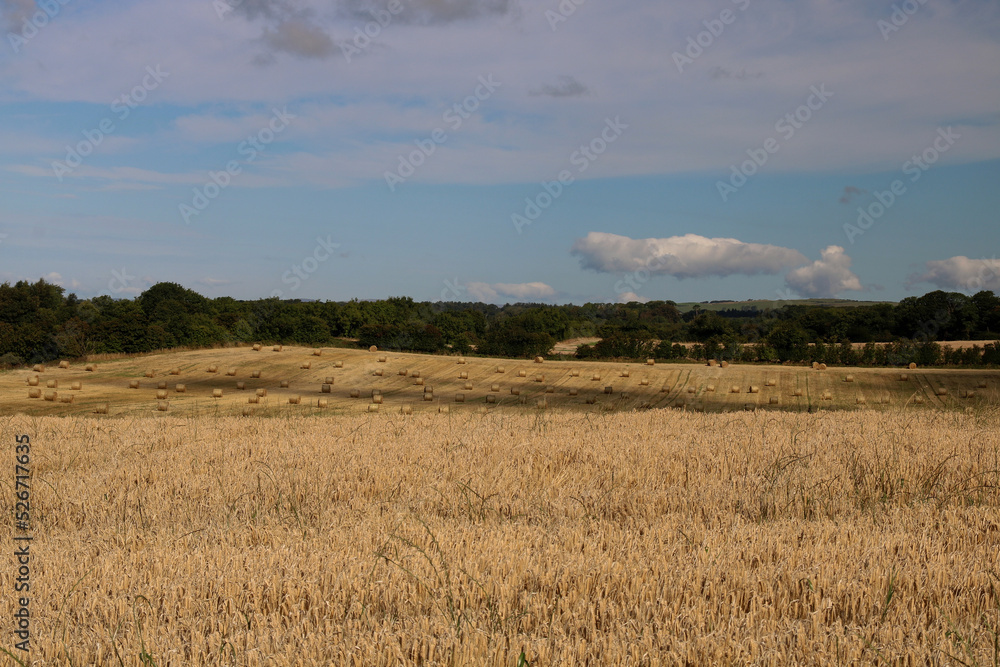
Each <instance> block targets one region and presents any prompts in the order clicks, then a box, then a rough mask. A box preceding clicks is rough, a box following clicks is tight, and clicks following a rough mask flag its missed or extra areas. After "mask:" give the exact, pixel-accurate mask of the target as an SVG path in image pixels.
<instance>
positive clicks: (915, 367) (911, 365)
mask: <svg viewBox="0 0 1000 667" xmlns="http://www.w3.org/2000/svg"><path fill="white" fill-rule="evenodd" d="M909 369H910V370H911V371H915V370H917V364H916V363H915V362H912V361H911V362H910V366H909Z"/></svg>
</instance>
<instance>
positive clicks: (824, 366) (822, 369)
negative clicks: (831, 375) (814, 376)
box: [817, 364, 826, 371]
mask: <svg viewBox="0 0 1000 667" xmlns="http://www.w3.org/2000/svg"><path fill="white" fill-rule="evenodd" d="M817 370H821V371H825V370H826V364H820V365H819V368H818V369H817Z"/></svg>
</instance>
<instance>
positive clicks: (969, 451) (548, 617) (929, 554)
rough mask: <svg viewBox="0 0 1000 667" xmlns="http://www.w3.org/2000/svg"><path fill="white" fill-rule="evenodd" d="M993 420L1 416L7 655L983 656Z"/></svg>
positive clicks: (858, 414)
mask: <svg viewBox="0 0 1000 667" xmlns="http://www.w3.org/2000/svg"><path fill="white" fill-rule="evenodd" d="M508 372H509V371H508ZM528 379H530V378H528ZM998 421H1000V416H998V413H997V411H996V410H994V409H987V408H983V409H980V410H977V411H975V412H974V413H972V414H967V413H965V412H964V411H946V410H939V409H938V410H930V409H925V410H919V411H909V412H907V411H904V410H903V409H901V408H899V409H896V410H881V411H877V412H876V411H873V410H852V411H841V412H819V413H808V412H787V411H775V412H770V411H758V412H742V411H740V412H732V413H717V414H711V413H706V414H699V413H692V412H687V411H678V410H670V409H664V410H647V411H630V412H610V413H604V412H597V413H583V412H573V411H568V410H567V411H541V410H527V411H526V410H502V409H500V410H495V411H492V412H490V413H488V414H479V413H477V412H475V411H471V410H470V411H466V412H459V411H453V412H451V413H450V414H437V413H430V412H417V413H416V414H413V415H402V414H398V413H390V412H383V413H371V414H369V413H357V414H343V415H340V416H336V417H330V416H318V415H315V414H296V413H292V412H287V413H281V414H277V415H271V416H262V415H254V416H250V417H238V416H237V417H234V416H226V415H223V416H219V417H209V416H192V415H188V416H182V415H176V414H170V413H168V414H165V415H155V414H132V415H124V416H122V415H119V416H113V415H112V416H102V417H82V416H67V417H56V416H37V415H23V414H21V415H9V416H7V417H5V418H4V419H3V420H2V424H3V426H2V428H3V438H4V441H5V442H8V443H13V442H14V437H15V435H16V434H19V433H28V434H30V435H31V442H32V461H33V463H32V465H33V479H32V487H33V490H32V494H33V495H32V515H33V516H32V518H33V521H32V525H31V532H32V534H33V536H34V541H33V542H32V545H31V549H32V553H33V559H34V560H33V563H32V568H33V569H32V589H31V608H32V612H33V614H34V615H33V617H32V633H33V638H32V652H31V654H30V658H28V659H26V660H25V664H32V665H68V664H73V665H151V664H155V665H158V666H161V667H162V666H166V665H174V666H180V665H209V664H211V665H241V666H242V665H246V666H251V665H253V666H257V665H260V666H264V665H268V666H272V665H273V666H285V665H289V666H291V665H330V664H333V665H358V666H361V665H365V666H376V665H427V666H430V665H456V666H457V665H497V666H500V665H504V666H507V665H509V666H511V667H513V666H514V665H516V664H517V663H518V659H519V656H521V654H522V652H523V654H524V657H525V659H526V661H527V663H528V664H530V665H710V664H711V665H730V664H746V665H807V664H808V665H814V664H844V665H849V664H892V665H958V664H969V665H972V664H978V665H994V664H997V661H998V643H997V642H998V636H997V634H996V629H997V628H998V626H1000V590H998V589H1000V579H998V575H1000V564H998V553H1000V549H998V547H1000V512H998V501H1000V498H998V491H1000V435H998V433H1000V431H998V426H1000V423H998ZM11 451H12V448H11ZM12 463H13V462H12ZM10 467H11V468H13V464H12V465H11V466H10ZM8 477H12V473H11V475H8V476H4V478H3V485H4V488H10V487H12V479H8ZM11 498H12V493H10V492H5V494H4V502H5V503H6V504H7V505H8V506H9V507H10V509H11V510H13V507H12V502H11V500H10V499H11ZM4 523H5V530H6V531H7V532H8V534H9V533H10V532H11V531H13V528H14V526H13V519H12V511H8V512H5V514H4ZM7 560H8V562H9V560H10V559H7ZM13 572H14V566H13V565H6V566H3V567H2V568H0V588H2V590H4V591H11V590H12V586H13V581H12V578H13V576H14V574H13ZM3 599H4V600H5V605H7V606H6V608H5V610H4V613H3V621H0V629H2V630H3V633H2V635H0V637H2V639H0V646H3V647H4V648H5V649H6V650H12V646H11V644H12V641H11V640H10V639H9V638H10V637H11V636H12V634H11V631H12V629H13V626H12V625H11V620H10V619H11V612H12V607H11V603H10V602H9V600H10V598H9V596H8V595H5V596H4V598H3ZM15 654H16V655H20V656H21V657H22V658H24V657H25V656H23V654H19V653H15ZM0 659H2V660H9V658H7V657H6V656H3V657H2V658H0ZM8 664H14V663H13V661H10V662H9V663H8Z"/></svg>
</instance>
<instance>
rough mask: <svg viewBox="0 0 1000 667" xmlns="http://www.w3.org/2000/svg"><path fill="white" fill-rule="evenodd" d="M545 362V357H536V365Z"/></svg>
mask: <svg viewBox="0 0 1000 667" xmlns="http://www.w3.org/2000/svg"><path fill="white" fill-rule="evenodd" d="M544 361H545V357H535V363H536V364H541V363H544Z"/></svg>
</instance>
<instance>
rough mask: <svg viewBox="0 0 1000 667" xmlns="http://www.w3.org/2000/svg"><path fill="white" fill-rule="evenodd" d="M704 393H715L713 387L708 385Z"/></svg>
mask: <svg viewBox="0 0 1000 667" xmlns="http://www.w3.org/2000/svg"><path fill="white" fill-rule="evenodd" d="M705 391H707V392H708V393H710V394H714V393H715V385H714V384H710V385H708V386H707V387H705Z"/></svg>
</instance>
